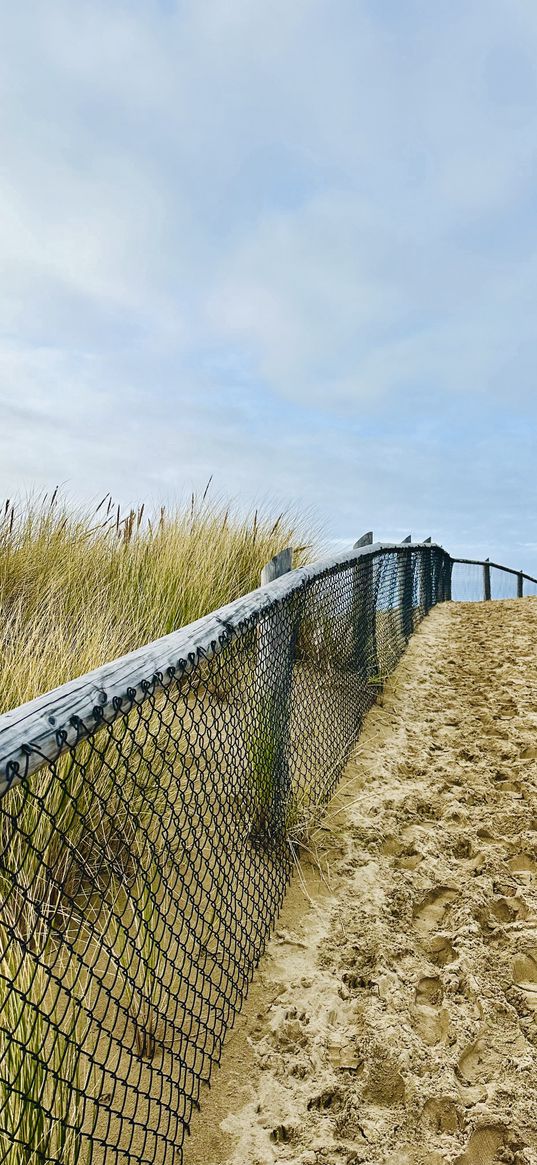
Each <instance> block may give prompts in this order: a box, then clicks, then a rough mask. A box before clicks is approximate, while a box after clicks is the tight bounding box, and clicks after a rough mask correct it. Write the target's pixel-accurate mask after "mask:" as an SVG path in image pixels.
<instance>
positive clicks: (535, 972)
mask: <svg viewBox="0 0 537 1165" xmlns="http://www.w3.org/2000/svg"><path fill="white" fill-rule="evenodd" d="M513 982H514V984H515V985H516V986H517V987H518V988H519V989H520V991H523V992H524V997H525V1000H526V1004H527V1006H528V1007H529V1008H531V1010H532V1011H535V1010H536V1009H537V948H535V949H533V950H531V951H526V953H525V954H523V955H519V956H518V958H516V959H515V960H514V963H513Z"/></svg>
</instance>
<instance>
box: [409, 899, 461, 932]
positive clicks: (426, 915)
mask: <svg viewBox="0 0 537 1165" xmlns="http://www.w3.org/2000/svg"><path fill="white" fill-rule="evenodd" d="M457 897H458V894H457V891H456V890H454V889H453V888H452V887H451V886H435V888H434V890H429V891H428V893H427V894H426V895H425V897H424V898H422V900H421V902H418V903H417V905H416V906H415V907H414V911H413V915H414V925H415V927H416V930H417V931H418V934H420V935H421V936H422V937H423V938H428V937H429V936H430V935H431V934H432V932H433V930H438V929H439V928H440V927H441V925H442V922H443V920H444V916H445V914H446V911H447V909H448V906H449V905H450V903H451V902H454V901H455V899H456V898H457Z"/></svg>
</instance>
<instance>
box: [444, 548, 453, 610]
mask: <svg viewBox="0 0 537 1165" xmlns="http://www.w3.org/2000/svg"><path fill="white" fill-rule="evenodd" d="M452 571H453V560H452V558H451V555H449V554H446V556H445V559H444V599H446V600H447V602H451V575H452Z"/></svg>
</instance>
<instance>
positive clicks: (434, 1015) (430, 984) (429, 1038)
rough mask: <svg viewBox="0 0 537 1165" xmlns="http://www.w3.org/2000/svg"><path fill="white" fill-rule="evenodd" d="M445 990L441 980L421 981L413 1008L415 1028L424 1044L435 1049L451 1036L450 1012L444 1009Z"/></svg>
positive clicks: (424, 979)
mask: <svg viewBox="0 0 537 1165" xmlns="http://www.w3.org/2000/svg"><path fill="white" fill-rule="evenodd" d="M443 998H444V990H443V987H442V983H441V981H440V979H438V978H436V977H432V976H431V977H429V976H427V977H426V978H423V979H420V980H419V982H418V985H417V987H416V997H415V1002H414V1005H413V1007H412V1020H413V1024H414V1027H415V1029H416V1031H417V1033H418V1035H420V1036H421V1038H422V1040H423V1042H424V1043H426V1044H428V1045H429V1046H430V1047H433V1046H434V1045H435V1044H439V1043H441V1042H442V1041H443V1040H446V1039H447V1037H448V1034H449V1012H448V1011H447V1010H446V1008H445V1007H442V1006H441V1004H442V1000H443Z"/></svg>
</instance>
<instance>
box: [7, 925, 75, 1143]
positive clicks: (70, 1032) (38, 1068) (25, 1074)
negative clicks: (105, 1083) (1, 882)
mask: <svg viewBox="0 0 537 1165" xmlns="http://www.w3.org/2000/svg"><path fill="white" fill-rule="evenodd" d="M0 946H1V953H2V957H1V963H0V968H1V971H0V1015H1V1025H0V1153H1V1156H2V1161H3V1162H6V1165H23V1163H24V1165H47V1163H48V1162H51V1161H61V1162H65V1165H83V1162H84V1161H85V1159H86V1155H85V1152H84V1148H83V1144H82V1137H81V1135H80V1125H81V1117H82V1111H83V1082H82V1071H81V1066H80V1048H79V1041H80V1034H79V1033H78V1032H77V1015H76V1012H75V1009H74V1007H71V1008H70V1009H69V1010H68V1012H66V1010H65V1004H64V1006H63V1008H62V1009H61V1026H60V1025H59V1026H58V1027H57V1028H56V1030H52V1029H51V1027H50V1024H49V1019H48V1014H51V1011H50V1010H48V1014H47V1012H45V1013H43V1010H42V1009H43V1006H44V1005H45V1006H46V1008H47V1009H50V1007H51V1002H52V1001H51V999H50V998H49V996H50V990H49V982H48V975H47V972H46V969H45V967H44V966H43V964H42V963H41V962H40V961H39V960H37V959H35V958H33V956H32V955H31V954H30V953H28V952H27V951H24V949H23V947H22V946H21V945H20V944H19V943H17V942H16V941H15V942H14V941H13V939H12V938H10V939H8V937H7V933H6V930H5V929H4V927H0ZM65 977H66V982H65V987H66V989H67V977H68V970H67V968H66V969H65ZM56 1002H57V1000H56ZM52 1015H54V1007H53V1006H52ZM58 1018H59V1017H58Z"/></svg>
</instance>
